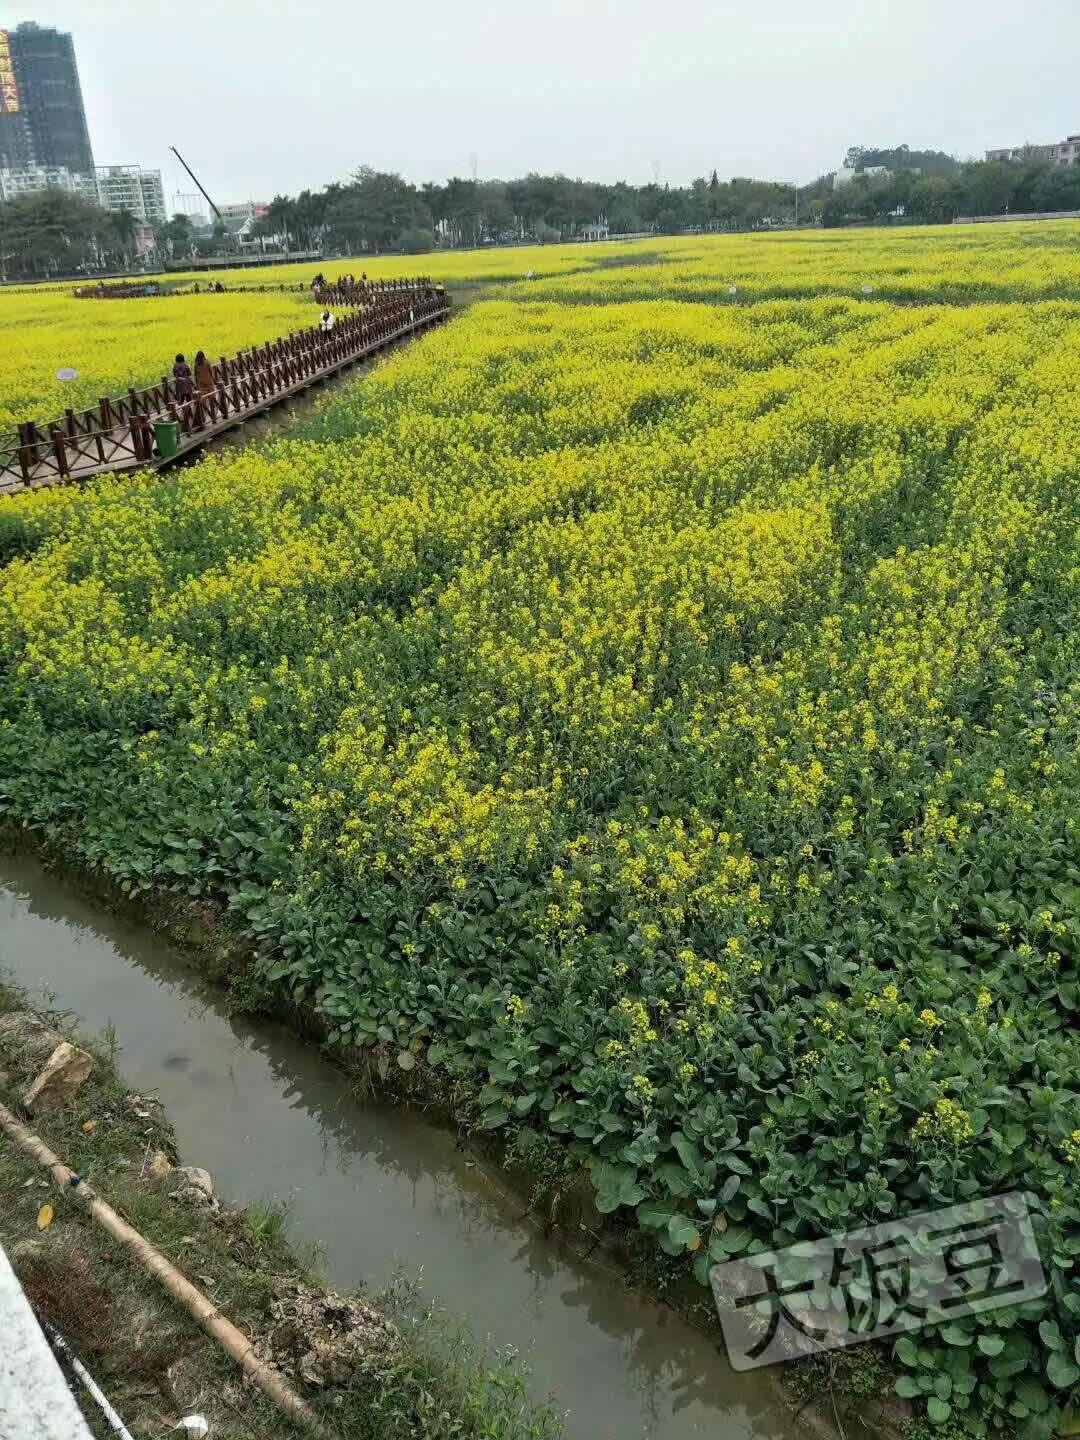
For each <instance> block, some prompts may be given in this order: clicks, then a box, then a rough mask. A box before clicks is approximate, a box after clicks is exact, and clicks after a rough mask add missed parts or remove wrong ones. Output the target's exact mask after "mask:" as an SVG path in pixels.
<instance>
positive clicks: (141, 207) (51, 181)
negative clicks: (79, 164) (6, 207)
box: [0, 165, 166, 225]
mask: <svg viewBox="0 0 1080 1440" xmlns="http://www.w3.org/2000/svg"><path fill="white" fill-rule="evenodd" d="M50 189H51V190H66V191H68V193H69V194H72V195H81V196H82V197H83V199H84V200H90V201H92V202H93V203H94V204H95V205H100V206H101V208H102V209H103V210H111V211H113V212H115V211H117V210H130V211H131V213H132V215H134V216H135V218H136V219H137V220H141V221H143V222H144V223H145V224H148V225H160V224H162V223H163V222H164V220H165V219H166V214H165V191H164V189H163V188H162V184H161V171H160V170H143V169H142V168H141V167H140V166H138V165H98V166H95V168H94V169H93V170H91V171H89V172H86V173H77V172H73V171H71V170H69V169H67V168H66V167H65V166H63V165H55V166H47V165H27V166H24V167H23V168H22V169H0V200H15V199H17V198H18V197H19V196H20V195H34V194H36V193H37V192H38V191H41V190H50Z"/></svg>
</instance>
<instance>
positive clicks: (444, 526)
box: [0, 226, 1080, 1437]
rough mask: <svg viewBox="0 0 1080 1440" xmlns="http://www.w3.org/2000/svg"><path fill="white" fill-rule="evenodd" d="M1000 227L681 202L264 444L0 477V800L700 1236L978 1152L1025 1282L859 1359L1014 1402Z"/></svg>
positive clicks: (1051, 546) (1069, 1088) (1051, 1380)
mask: <svg viewBox="0 0 1080 1440" xmlns="http://www.w3.org/2000/svg"><path fill="white" fill-rule="evenodd" d="M1028 233H1029V232H1028V230H1023V231H1017V230H1016V229H1014V228H1013V227H1002V228H1001V229H998V228H996V227H973V229H972V230H971V231H964V232H963V233H962V234H960V235H954V234H953V233H952V232H950V231H930V230H927V231H917V232H906V233H897V234H895V235H894V234H892V233H868V234H845V235H844V236H843V237H837V238H834V237H832V236H829V235H821V234H816V235H806V236H802V235H800V236H785V237H783V238H782V239H780V238H778V237H762V238H758V237H738V238H733V239H732V240H730V241H719V240H704V239H702V238H700V237H689V239H688V240H686V241H683V242H680V243H679V244H678V245H672V247H671V254H672V255H674V254H675V253H676V252H678V254H679V255H680V256H681V257H682V258H677V259H675V258H672V259H669V260H668V261H664V260H657V261H656V262H655V264H654V265H651V266H649V265H623V264H619V265H612V266H607V267H605V266H597V265H592V266H591V268H589V269H588V270H582V271H579V272H571V271H563V272H562V273H561V274H557V275H553V276H551V277H550V278H544V277H540V278H537V279H534V280H532V281H529V282H525V281H521V282H518V283H517V284H515V285H513V286H511V287H510V288H508V289H507V290H506V291H505V293H504V297H503V298H501V299H496V300H488V301H484V302H482V303H480V304H477V305H475V306H473V307H472V308H471V309H470V310H469V311H468V312H467V313H466V314H465V315H463V316H462V317H460V318H459V319H457V320H455V321H454V322H453V323H452V324H451V325H449V326H447V327H445V328H443V329H442V330H440V331H438V332H436V333H433V334H431V335H429V336H428V337H426V338H425V339H424V340H423V341H422V342H420V343H418V344H417V345H415V346H414V347H412V348H410V349H409V350H408V351H406V352H401V353H399V354H397V355H396V356H395V357H394V358H392V359H391V360H389V361H388V362H387V363H386V364H384V365H382V366H381V367H379V368H378V369H377V370H376V371H375V372H374V373H373V374H372V375H371V376H370V377H368V378H367V379H365V380H363V381H360V382H357V383H355V384H353V385H351V386H350V387H349V388H347V389H346V390H344V391H343V392H342V393H341V395H340V398H338V399H337V400H336V401H335V403H333V404H332V405H330V407H329V408H327V409H326V410H325V411H324V412H323V413H321V414H320V415H319V416H318V417H317V418H316V419H315V420H313V421H311V422H310V423H309V424H308V426H307V427H306V429H305V430H303V431H302V432H297V433H296V434H295V435H294V436H293V437H291V438H290V439H288V440H286V441H280V442H277V443H275V444H273V445H272V446H269V447H267V448H264V449H251V450H248V451H245V452H243V453H241V454H239V455H230V456H228V457H227V458H220V459H210V460H208V461H206V462H205V463H203V464H201V465H199V466H197V467H196V468H194V469H192V470H189V471H185V472H181V473H176V474H173V475H170V476H166V477H164V478H161V479H153V480H149V479H148V480H139V479H135V480H126V481H123V482H113V483H110V482H107V481H105V482H98V483H96V484H94V485H92V486H89V487H87V488H86V489H84V490H81V491H76V490H71V489H63V490H54V491H49V492H38V493H35V494H32V495H28V496H24V497H20V498H15V499H10V500H7V501H0V565H2V568H0V814H5V815H7V816H8V817H10V818H11V819H13V820H16V821H19V822H22V823H25V824H28V825H30V826H32V827H34V828H35V829H37V830H38V831H39V832H42V833H44V834H45V835H47V836H49V837H50V838H52V839H54V840H58V841H60V842H61V843H62V844H63V845H64V846H66V847H67V848H68V850H69V852H71V853H73V854H74V855H76V856H77V857H78V858H79V859H80V861H81V862H82V863H84V864H87V865H92V866H98V867H101V868H102V869H103V870H104V871H106V872H107V873H108V874H109V875H111V876H112V877H114V878H115V879H116V880H117V881H119V882H120V883H122V884H123V885H124V887H125V888H126V889H128V890H129V891H131V892H132V893H145V892H149V891H152V890H153V889H154V888H155V887H160V886H162V885H166V886H173V887H177V888H179V889H181V890H182V891H184V892H185V893H188V894H190V895H192V896H196V897H207V898H211V899H213V900H216V901H218V902H219V903H221V904H223V905H225V906H227V907H228V909H229V911H230V912H231V914H232V915H233V917H234V918H235V920H236V922H237V924H238V925H239V926H240V927H241V928H242V929H243V931H244V932H245V933H246V934H248V935H249V936H251V937H252V938H254V939H255V940H256V941H257V942H258V944H259V947H260V953H261V956H262V959H261V961H260V965H261V967H262V972H263V975H264V977H265V978H266V979H267V980H269V981H271V982H273V983H275V984H278V985H280V986H282V987H284V988H285V989H286V990H287V991H288V992H289V993H291V994H292V995H294V996H295V997H296V998H298V999H303V1000H305V1001H309V1002H311V1003H313V1004H314V1005H316V1006H317V1007H318V1008H319V1010H320V1011H321V1012H322V1013H323V1015H324V1016H326V1017H327V1019H328V1021H329V1023H330V1025H331V1027H332V1032H333V1038H334V1039H335V1040H336V1041H337V1042H339V1043H341V1044H343V1045H346V1046H376V1045H381V1046H383V1047H384V1048H385V1049H386V1051H387V1052H388V1053H389V1055H390V1056H391V1057H395V1056H396V1058H397V1059H398V1061H399V1063H400V1064H401V1065H402V1067H403V1068H405V1069H412V1068H414V1067H415V1066H417V1065H418V1064H426V1065H429V1066H431V1067H434V1068H435V1069H436V1070H437V1071H439V1072H440V1073H444V1074H448V1075H449V1076H451V1077H453V1078H455V1079H456V1080H457V1081H458V1082H460V1084H461V1085H462V1086H464V1087H465V1088H466V1089H467V1090H468V1091H469V1093H471V1094H472V1096H473V1097H474V1103H475V1115H476V1119H477V1123H479V1124H480V1125H482V1126H484V1127H486V1128H489V1129H492V1130H500V1131H503V1132H504V1133H505V1134H506V1135H507V1136H508V1137H516V1139H512V1143H515V1144H516V1145H518V1146H519V1147H522V1148H527V1147H528V1144H529V1143H534V1144H535V1138H536V1137H539V1138H540V1139H542V1140H543V1139H547V1138H549V1137H558V1141H559V1144H560V1146H561V1147H562V1148H563V1153H564V1154H566V1155H568V1156H569V1158H570V1161H571V1163H572V1164H573V1165H575V1166H578V1167H586V1168H587V1169H588V1170H589V1171H590V1172H591V1175H592V1179H593V1182H594V1185H595V1188H596V1192H597V1199H598V1204H599V1206H600V1208H601V1209H602V1210H604V1211H607V1212H612V1213H615V1214H617V1215H619V1216H621V1217H623V1218H625V1219H627V1220H629V1221H631V1222H634V1223H636V1224H637V1225H639V1226H640V1227H641V1228H642V1229H643V1230H644V1232H645V1233H646V1235H647V1236H648V1237H652V1238H651V1241H650V1243H654V1244H655V1245H656V1246H657V1247H658V1248H659V1250H660V1251H661V1252H663V1253H664V1254H665V1255H666V1257H669V1259H668V1261H667V1262H666V1263H669V1264H670V1265H671V1266H672V1267H673V1268H674V1269H676V1270H677V1269H679V1268H680V1267H684V1266H685V1267H686V1268H689V1269H692V1270H693V1271H694V1273H695V1274H696V1276H697V1278H698V1279H699V1280H700V1281H701V1282H702V1283H703V1284H704V1283H705V1282H706V1281H707V1276H708V1270H709V1267H710V1266H711V1265H712V1264H713V1263H716V1262H717V1261H720V1260H725V1259H728V1258H732V1257H737V1256H741V1255H744V1254H747V1253H752V1252H753V1251H754V1250H760V1249H762V1248H768V1247H771V1246H782V1245H785V1244H790V1243H793V1242H795V1241H797V1240H799V1239H803V1238H809V1237H813V1236H817V1235H819V1234H827V1233H831V1232H833V1231H839V1230H843V1229H844V1228H846V1227H851V1226H859V1225H864V1224H867V1223H870V1222H873V1221H875V1220H885V1219H889V1218H892V1217H896V1216H899V1215H903V1214H905V1213H908V1212H910V1211H917V1210H923V1209H932V1208H935V1207H939V1206H943V1205H947V1204H949V1203H952V1202H958V1201H962V1200H967V1199H970V1198H973V1197H975V1196H979V1195H987V1196H989V1195H997V1194H1001V1193H1004V1192H1008V1191H1012V1190H1024V1191H1027V1192H1029V1193H1030V1194H1031V1195H1032V1196H1034V1197H1035V1202H1036V1205H1037V1209H1038V1232H1039V1236H1040V1241H1041V1245H1042V1252H1043V1258H1044V1261H1045V1263H1046V1265H1047V1268H1048V1270H1049V1271H1050V1272H1051V1275H1052V1280H1053V1285H1052V1288H1051V1290H1050V1292H1049V1293H1048V1295H1047V1297H1046V1298H1045V1300H1042V1301H1038V1302H1033V1303H1031V1304H1029V1305H1027V1306H1024V1307H1014V1308H1013V1309H1004V1310H995V1311H993V1312H989V1313H987V1314H985V1315H983V1316H981V1317H979V1318H978V1319H967V1320H963V1321H960V1322H957V1323H956V1324H954V1325H952V1326H947V1327H945V1330H944V1331H943V1332H942V1333H940V1334H937V1333H925V1332H924V1333H923V1334H921V1335H920V1336H918V1337H917V1341H918V1343H917V1344H916V1343H914V1342H912V1341H911V1340H904V1341H901V1342H900V1343H898V1345H897V1347H896V1350H895V1355H894V1363H895V1364H896V1366H897V1368H898V1369H899V1371H900V1372H901V1373H900V1376H899V1380H898V1389H899V1391H900V1393H901V1394H902V1395H905V1396H909V1397H911V1398H912V1399H914V1400H915V1402H916V1404H917V1406H918V1407H919V1413H920V1414H925V1415H926V1416H927V1417H928V1420H929V1423H931V1424H933V1425H938V1426H942V1427H956V1426H959V1427H961V1428H962V1429H963V1430H965V1431H968V1432H971V1433H973V1434H976V1435H982V1434H986V1433H989V1432H997V1431H1000V1430H1019V1431H1022V1432H1023V1433H1024V1434H1027V1435H1031V1436H1033V1437H1034V1436H1044V1435H1048V1434H1049V1433H1050V1431H1051V1430H1052V1429H1053V1428H1054V1426H1055V1425H1056V1424H1059V1423H1060V1422H1061V1417H1062V1415H1063V1412H1064V1411H1065V1410H1066V1409H1067V1407H1068V1406H1069V1404H1070V1397H1074V1396H1075V1387H1076V1384H1077V1380H1078V1379H1080V1365H1078V1364H1077V1356H1076V1345H1077V1335H1078V1328H1080V1287H1078V1285H1077V1258H1078V1255H1080V1223H1078V1222H1080V1203H1078V1199H1077V1179H1078V1169H1077V1166H1078V1164H1080V1084H1078V1077H1080V1042H1078V1038H1077V1025H1076V1020H1077V1013H1078V1007H1080V982H1078V978H1077V949H1078V940H1080V869H1078V858H1080V857H1078V853H1077V852H1078V847H1077V824H1078V810H1077V802H1076V797H1077V794H1078V793H1080V764H1078V745H1077V742H1078V737H1080V678H1078V666H1077V659H1078V655H1077V652H1078V646H1080V587H1078V580H1080V544H1078V533H1080V530H1078V520H1080V503H1078V501H1080V463H1078V456H1080V299H1078V296H1077V291H1078V287H1080V261H1078V254H1077V246H1076V237H1077V233H1078V230H1077V227H1075V226H1072V227H1069V226H1055V227H1047V229H1046V230H1041V229H1040V230H1038V231H1037V233H1035V237H1034V240H1033V241H1031V242H1029V241H1028V239H1027V238H1026V237H1027V235H1028ZM758 247H760V248H758ZM429 268H433V267H429ZM793 275H794V276H796V277H797V278H796V280H794V281H793V280H792V278H791V277H792V276H793ZM887 275H888V276H891V277H892V278H891V279H890V280H885V279H884V278H883V277H885V276H887ZM733 276H734V277H738V278H734V279H732V278H729V277H733ZM864 276H869V277H870V278H869V279H866V280H864V279H863V278H862V277H864ZM905 276H906V277H907V278H905ZM732 284H734V285H736V287H737V289H736V294H735V295H734V296H733V295H732V294H731V293H730V288H729V287H730V285H732ZM792 285H794V286H795V290H796V292H797V293H796V294H795V295H794V296H793V295H792V294H787V293H785V287H791V286H792ZM864 285H871V286H872V287H873V288H872V289H871V291H870V292H869V293H866V292H865V291H864V289H863V286H864ZM742 286H746V287H748V288H750V289H755V288H756V290H757V293H756V294H752V295H750V296H748V297H746V301H747V303H744V300H743V299H742V298H740V290H741V287H742ZM890 287H892V291H893V292H895V293H889V294H886V295H885V296H884V298H883V296H882V293H881V292H882V291H884V290H889V288H890ZM900 292H902V293H900ZM929 299H933V301H934V303H925V302H926V301H927V300H929ZM583 301H588V302H591V303H581V302H583ZM900 301H903V302H905V303H897V302H900ZM6 303H9V302H8V301H5V300H3V299H2V298H0V313H2V307H3V305H4V304H6ZM87 303H90V302H87ZM950 1433H952V1431H951V1430H950Z"/></svg>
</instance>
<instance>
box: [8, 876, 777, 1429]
mask: <svg viewBox="0 0 1080 1440" xmlns="http://www.w3.org/2000/svg"><path fill="white" fill-rule="evenodd" d="M3 971H6V972H9V973H10V974H11V975H12V976H13V978H15V979H16V980H17V981H18V982H19V983H20V984H21V985H23V986H24V987H26V988H27V989H28V990H30V991H31V993H35V994H37V995H40V994H42V992H43V991H44V992H45V993H46V994H48V995H50V996H51V997H52V1003H54V1004H56V1005H58V1006H60V1007H62V1008H64V1009H66V1010H68V1011H70V1012H71V1013H72V1014H73V1015H74V1016H76V1017H78V1019H79V1021H80V1022H81V1023H82V1024H84V1025H85V1026H87V1027H88V1028H89V1029H91V1030H93V1031H101V1030H103V1029H104V1028H105V1027H106V1026H107V1025H110V1024H114V1025H115V1026H116V1030H117V1035H118V1039H119V1042H120V1047H121V1065H122V1067H123V1070H124V1074H125V1076H126V1077H127V1079H128V1080H129V1082H130V1083H131V1084H132V1085H134V1086H135V1087H137V1088H139V1089H141V1090H144V1091H154V1092H156V1093H157V1094H158V1095H159V1097H160V1098H161V1100H162V1102H163V1104H164V1105H165V1107H166V1109H167V1110H168V1113H169V1116H170V1119H171V1120H172V1123H173V1125H174V1126H175V1128H176V1132H177V1138H178V1140H179V1143H180V1146H181V1149H182V1151H183V1153H184V1155H185V1157H186V1158H187V1159H189V1160H191V1161H192V1162H194V1163H197V1164H200V1165H205V1166H206V1167H207V1168H208V1169H209V1170H210V1171H211V1172H212V1173H213V1174H214V1175H215V1177H216V1179H217V1182H218V1185H219V1188H220V1189H221V1191H222V1192H223V1193H224V1194H225V1195H226V1196H228V1197H229V1198H230V1199H233V1200H235V1201H238V1202H240V1203H251V1202H257V1201H265V1200H266V1199H268V1198H276V1199H280V1200H284V1201H285V1202H286V1203H287V1204H288V1205H289V1211H290V1218H291V1227H292V1233H293V1235H294V1238H295V1239H296V1240H297V1241H298V1242H300V1243H303V1244H305V1245H312V1244H315V1245H317V1246H318V1247H319V1249H320V1251H321V1253H322V1255H323V1257H324V1262H325V1268H326V1270H327V1273H328V1276H329V1278H330V1280H331V1282H332V1283H334V1284H337V1285H340V1286H343V1287H349V1286H356V1285H361V1284H365V1285H369V1286H372V1287H375V1288H378V1287H379V1286H381V1285H382V1284H384V1283H385V1282H386V1281H388V1280H389V1279H390V1278H391V1277H392V1276H393V1274H394V1273H395V1271H396V1270H397V1269H398V1268H399V1267H400V1268H404V1269H405V1270H406V1272H408V1273H412V1274H415V1273H417V1272H419V1273H420V1275H421V1277H422V1283H423V1288H424V1293H425V1295H426V1296H428V1297H430V1298H433V1299H436V1300H437V1301H438V1302H439V1303H440V1304H442V1305H443V1306H444V1307H445V1308H446V1309H447V1310H448V1311H449V1312H450V1313H451V1314H453V1315H460V1316H463V1317H464V1318H465V1319H466V1320H467V1322H468V1323H469V1325H470V1326H471V1328H472V1329H473V1331H474V1333H476V1334H477V1336H478V1337H480V1338H488V1339H489V1340H491V1341H492V1342H494V1343H498V1344H500V1345H503V1344H513V1345H514V1346H516V1347H517V1348H518V1349H519V1350H520V1351H522V1353H523V1354H524V1355H525V1357H526V1359H527V1362H528V1365H529V1367H530V1369H531V1370H532V1373H533V1377H534V1385H533V1388H534V1391H535V1393H536V1394H537V1395H538V1396H546V1395H548V1394H551V1395H552V1396H553V1397H554V1399H555V1401H556V1403H557V1405H558V1407H559V1408H560V1410H568V1411H569V1412H570V1419H569V1423H568V1434H569V1435H571V1436H573V1437H579V1440H608V1437H610V1440H615V1437H619V1440H634V1437H640V1440H687V1437H691V1436H694V1437H701V1436H710V1437H723V1440H754V1437H761V1440H780V1437H784V1440H787V1436H788V1435H789V1434H790V1433H792V1432H793V1427H792V1426H791V1425H790V1422H789V1420H788V1417H787V1416H786V1414H783V1413H781V1412H779V1411H778V1410H777V1409H776V1408H775V1406H774V1405H773V1404H772V1402H771V1397H770V1394H769V1391H768V1390H767V1388H766V1382H765V1381H763V1380H761V1379H760V1378H758V1377H751V1378H749V1379H748V1378H747V1377H745V1376H740V1377H736V1376H734V1375H733V1374H732V1373H731V1372H730V1371H729V1369H728V1367H727V1364H726V1362H725V1361H724V1359H723V1357H722V1355H720V1354H719V1353H718V1352H717V1350H716V1349H715V1347H714V1345H713V1343H712V1342H711V1341H710V1340H708V1339H707V1338H705V1337H703V1336H702V1335H700V1334H699V1333H698V1332H697V1331H695V1330H694V1329H693V1328H691V1327H690V1326H688V1325H687V1324H685V1323H684V1322H683V1321H682V1320H680V1319H679V1318H678V1317H677V1316H676V1315H674V1314H673V1313H672V1312H671V1311H669V1310H666V1309H664V1308H663V1307H662V1306H659V1305H655V1304H653V1303H651V1302H649V1301H647V1300H645V1299H643V1298H642V1297H640V1296H638V1295H636V1294H635V1293H634V1292H633V1291H631V1290H629V1289H628V1288H627V1287H626V1286H625V1285H624V1284H623V1283H622V1281H621V1278H620V1277H619V1275H618V1274H617V1273H616V1272H615V1271H614V1269H613V1267H612V1266H611V1263H610V1262H609V1261H604V1260H602V1259H601V1260H599V1261H594V1260H589V1259H586V1258H583V1257H582V1256H580V1255H578V1254H576V1253H575V1252H574V1251H573V1250H572V1248H571V1247H570V1246H569V1245H568V1244H567V1243H566V1241H565V1240H563V1239H561V1238H559V1237H552V1236H549V1235H546V1234H545V1233H544V1232H543V1231H542V1229H541V1228H540V1226H539V1225H538V1224H536V1223H534V1222H533V1221H532V1220H531V1219H530V1218H528V1217H523V1216H522V1214H521V1200H520V1197H518V1196H516V1195H515V1194H514V1193H513V1192H512V1191H511V1190H509V1189H508V1187H507V1185H506V1183H505V1180H504V1177H503V1176H502V1175H501V1172H500V1171H499V1170H498V1168H497V1167H495V1166H492V1165H489V1164H486V1163H485V1162H483V1161H482V1160H477V1159H476V1158H475V1157H472V1156H470V1155H469V1154H467V1153H466V1152H464V1151H463V1150H461V1149H460V1148H459V1147H458V1145H457V1144H456V1142H455V1138H454V1136H453V1134H452V1133H451V1132H450V1131H448V1130H445V1129H442V1128H440V1127H439V1126H438V1125H436V1124H434V1123H432V1122H431V1121H429V1120H428V1119H427V1118H425V1117H424V1116H423V1115H421V1114H412V1113H408V1112H402V1111H398V1110H394V1109H392V1108H390V1107H388V1106H384V1105H381V1104H378V1103H364V1102H363V1101H362V1100H360V1099H358V1098H357V1097H356V1096H355V1095H354V1094H353V1093H351V1091H350V1088H349V1086H348V1084H347V1083H346V1082H345V1081H344V1080H343V1078H342V1076H341V1075H340V1074H339V1073H338V1072H337V1071H336V1070H335V1069H334V1068H333V1067H332V1066H331V1065H329V1064H328V1063H327V1062H326V1061H325V1060H323V1059H322V1057H320V1055H319V1054H318V1052H317V1051H316V1050H315V1049H314V1048H312V1047H311V1046H308V1045H304V1044H303V1043H301V1042H300V1041H299V1040H297V1039H296V1038H295V1037H294V1036H293V1035H292V1034H290V1033H289V1031H287V1030H286V1029H285V1028H284V1027H282V1026H280V1025H276V1024H273V1023H268V1022H262V1021H258V1022H253V1021H251V1020H250V1019H248V1018H247V1017H243V1016H236V1015H228V1014H226V1013H225V1011H224V1008H223V1005H222V1002H221V997H220V994H219V993H218V992H217V991H215V990H214V988H213V987H211V986H209V985H208V984H207V983H206V982H205V981H203V980H202V979H201V978H200V977H199V976H198V975H196V974H195V973H193V972H192V971H191V970H190V969H189V968H188V967H187V966H186V964H185V963H184V961H183V960H182V959H181V958H180V957H179V956H178V955H176V954H175V953H174V952H173V951H172V950H170V949H169V947H168V946H167V945H164V944H163V943H162V942H161V941H160V940H159V939H158V938H157V937H156V936H154V935H153V934H152V933H150V932H148V931H145V930H143V929H141V928H139V927H138V926H136V925H134V924H132V923H131V922H129V921H127V920H125V919H123V918H119V917H116V916H113V915H109V914H107V913H106V912H104V911H102V910H100V909H99V908H98V907H97V906H96V905H94V904H93V903H90V902H87V901H86V900H84V899H82V898H81V897H80V896H79V895H78V894H77V893H76V892H75V891H74V890H73V889H72V888H70V887H69V886H67V885H65V884H63V883H62V882H60V881H59V880H57V879H56V878H55V877H54V876H51V875H50V874H48V872H46V871H45V870H44V869H43V868H42V867H41V866H40V865H39V864H38V863H37V862H36V861H34V860H33V859H31V858H28V857H23V856H18V857H13V856H5V855H0V972H3Z"/></svg>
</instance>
